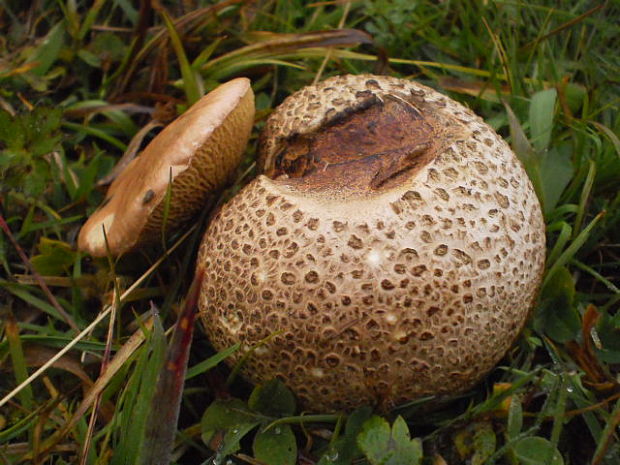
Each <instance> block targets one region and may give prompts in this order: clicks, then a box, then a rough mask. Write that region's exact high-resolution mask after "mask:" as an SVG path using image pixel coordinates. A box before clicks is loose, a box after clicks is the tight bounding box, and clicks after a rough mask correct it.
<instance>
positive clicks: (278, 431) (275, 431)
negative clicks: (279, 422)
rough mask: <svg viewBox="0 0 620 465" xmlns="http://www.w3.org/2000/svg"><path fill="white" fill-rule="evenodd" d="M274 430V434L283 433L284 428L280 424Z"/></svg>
mask: <svg viewBox="0 0 620 465" xmlns="http://www.w3.org/2000/svg"><path fill="white" fill-rule="evenodd" d="M273 432H274V434H280V433H282V430H281V429H280V427H279V426H276V427H275V428H274V430H273Z"/></svg>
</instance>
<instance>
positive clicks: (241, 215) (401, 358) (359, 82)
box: [198, 76, 545, 412]
mask: <svg viewBox="0 0 620 465" xmlns="http://www.w3.org/2000/svg"><path fill="white" fill-rule="evenodd" d="M326 89H330V90H326ZM331 89H334V90H331ZM368 90H370V91H371V93H372V94H373V95H377V96H378V97H380V101H381V102H386V101H387V97H386V95H387V94H390V93H397V94H398V95H399V97H398V98H399V99H403V100H407V101H409V102H410V103H411V104H412V105H415V108H416V110H417V111H419V112H420V114H421V115H422V117H423V119H424V122H425V123H426V122H427V123H428V128H429V130H430V131H432V132H433V137H432V138H431V139H432V143H425V144H424V150H422V152H424V153H422V154H421V155H419V156H418V158H417V159H416V160H418V161H416V162H415V163H414V164H413V165H411V167H407V166H405V168H403V166H404V165H402V164H401V165H398V169H397V170H396V171H395V173H396V174H395V175H394V176H392V177H389V176H388V177H387V178H386V179H388V181H386V182H384V183H380V184H377V185H375V186H374V187H372V182H371V181H372V180H374V179H376V172H380V171H381V170H384V171H385V166H388V167H393V166H396V165H394V163H391V162H390V163H388V164H387V165H386V163H383V162H379V161H377V160H379V159H381V157H375V156H372V157H362V158H360V159H359V160H357V161H354V162H352V163H349V164H347V163H344V164H341V165H338V166H337V167H336V168H334V169H335V171H330V170H332V168H333V166H329V164H326V165H325V167H324V168H321V166H322V165H321V164H320V163H318V164H317V167H318V168H316V169H314V170H312V169H311V170H310V171H309V172H308V173H305V174H304V175H302V176H300V177H288V176H287V175H286V173H284V174H283V173H282V171H281V170H280V169H279V168H278V167H277V166H276V165H277V163H276V161H275V160H276V159H277V157H278V156H281V155H282V154H284V155H285V156H286V153H287V146H288V147H292V142H291V141H293V139H295V140H298V139H299V134H300V132H301V131H302V129H303V131H304V132H305V133H312V132H316V131H319V132H320V131H322V130H324V129H325V128H326V127H328V126H330V125H332V127H336V129H335V130H337V131H340V129H338V128H339V127H340V126H338V125H341V124H346V121H347V118H349V117H350V116H351V114H355V112H353V113H349V114H348V116H346V117H345V118H343V117H342V114H341V115H340V116H337V118H338V120H337V121H336V123H334V121H333V119H331V118H333V115H338V114H339V113H341V112H342V111H343V110H344V109H346V108H348V107H350V106H351V105H352V102H353V104H354V103H355V102H358V101H359V99H360V97H359V96H360V95H362V97H363V98H368V97H369V95H368V94H360V92H365V91H368ZM327 94H329V96H330V97H329V98H325V97H324V96H325V95H327ZM410 96H411V97H410ZM326 102H327V103H326ZM330 102H331V103H330ZM380 105H381V104H380ZM335 107H337V109H336V110H334V111H332V109H333V108H335ZM386 111H387V110H386ZM398 111H400V110H399V109H398V108H397V109H396V110H394V111H393V112H392V114H396V113H398ZM345 113H346V111H345ZM431 113H433V114H431ZM330 114H331V115H332V117H330V116H329V115H330ZM291 117H292V118H293V119H290V118H291ZM342 121H344V123H342ZM417 121H418V120H417V119H416V120H415V121H414V123H415V124H418V122H417ZM334 125H335V126H334ZM424 127H426V126H424ZM328 137H331V136H328ZM399 137H400V136H399ZM287 144H288V145H287ZM372 144H374V142H372V141H371V142H368V143H367V145H372ZM306 145H307V146H309V145H310V144H306ZM345 148H346V147H343V150H344V149H345ZM392 152H393V151H392ZM392 152H390V151H389V150H387V151H385V153H387V154H388V155H386V156H392V155H390V154H391V153H392ZM313 153H314V152H313ZM399 153H400V152H399ZM319 155H320V154H319ZM319 155H317V157H318V158H320V156H319ZM261 156H262V162H261V166H262V167H263V169H264V170H265V172H267V173H270V174H271V175H272V176H273V175H276V176H278V175H279V177H277V178H276V179H270V178H268V177H266V176H263V175H261V176H259V177H258V178H257V179H255V180H254V181H253V182H251V183H250V184H249V185H248V186H246V187H245V188H244V189H243V190H242V191H241V192H240V193H239V194H238V195H237V196H235V197H234V198H233V199H232V200H231V201H230V202H229V203H228V204H226V205H225V206H224V207H223V208H222V209H221V210H220V211H219V212H218V213H217V215H216V216H215V217H214V219H213V221H212V222H211V224H210V226H209V228H208V230H207V232H206V234H205V236H204V239H203V243H202V246H201V249H200V252H199V258H198V264H199V267H202V268H203V269H204V281H203V285H202V296H201V299H200V312H201V316H202V321H203V323H204V326H205V328H206V331H207V334H208V336H209V338H210V340H211V341H212V343H213V344H214V346H215V348H216V349H222V348H225V347H228V346H230V345H232V344H234V343H236V342H239V341H241V342H242V343H243V344H244V347H245V348H246V350H247V349H248V348H249V347H250V346H252V345H255V344H257V343H259V342H260V341H262V340H264V339H265V338H269V337H270V336H272V337H271V338H270V339H268V341H267V342H265V343H264V344H262V345H260V346H259V347H258V348H257V349H256V350H255V351H254V352H253V353H252V354H251V355H250V356H249V358H248V359H247V360H246V361H245V362H244V365H243V367H242V373H243V374H244V375H245V376H246V377H247V378H248V379H249V380H251V381H252V382H254V383H260V382H264V381H266V380H269V379H271V378H273V377H279V378H281V379H282V380H283V381H284V382H285V383H286V384H287V386H288V387H289V388H291V389H292V390H293V391H294V392H295V394H296V395H297V397H298V398H299V399H300V401H301V403H302V405H303V406H304V408H306V409H308V410H311V411H322V412H325V411H331V410H339V409H346V410H349V409H353V408H355V407H357V406H359V405H362V404H374V405H378V406H379V407H381V408H387V407H391V406H393V405H397V404H400V403H403V402H406V401H409V400H412V399H415V398H419V397H422V396H426V395H435V396H442V395H453V394H457V393H459V392H462V391H464V390H466V389H468V388H470V387H472V386H473V385H474V384H475V383H476V382H478V381H479V380H480V379H481V378H482V377H483V376H484V375H485V374H486V373H487V372H488V371H489V370H490V369H491V368H492V367H493V366H494V365H495V364H496V363H497V362H498V361H499V360H500V359H501V357H502V356H503V355H504V354H505V353H506V351H507V350H508V348H509V347H510V346H511V344H512V343H513V342H514V340H515V338H516V337H517V335H518V333H519V331H520V330H521V329H522V327H523V325H524V322H525V321H526V318H527V315H528V312H529V309H530V308H531V306H532V304H533V301H534V299H535V296H536V293H537V290H538V287H539V284H540V280H541V275H542V272H543V268H544V257H545V236H544V223H543V218H542V215H541V211H540V206H539V202H538V200H537V198H536V195H535V193H534V191H533V188H532V185H531V183H530V181H529V179H528V178H527V175H526V173H525V171H524V170H523V167H522V166H521V164H520V162H519V161H518V160H517V158H516V157H515V155H514V154H513V153H512V151H511V150H510V148H509V147H508V145H507V144H506V143H505V142H504V141H503V140H502V139H501V138H500V137H499V136H498V135H497V134H496V133H495V132H494V131H493V130H492V129H491V128H490V127H489V126H488V125H486V124H485V123H484V122H483V121H482V120H481V119H480V118H478V117H477V116H475V115H474V114H473V113H472V112H471V111H469V110H468V109H466V108H464V107H463V106H462V105H460V104H458V103H456V102H454V101H452V100H450V99H448V98H447V97H445V96H443V95H441V94H439V93H438V92H436V91H434V90H432V89H429V88H427V87H424V86H421V85H419V84H417V83H414V82H408V81H403V80H397V79H394V78H385V77H371V76H341V77H336V78H332V79H328V80H327V81H325V82H323V83H320V84H318V85H317V86H311V87H308V88H305V89H304V90H302V91H300V92H298V93H296V94H294V95H293V96H291V97H289V98H288V99H287V100H286V101H285V102H284V103H283V104H282V105H281V106H280V107H279V108H278V109H277V110H276V111H275V112H274V114H273V115H272V116H271V118H270V120H269V121H268V123H267V127H266V133H265V135H263V138H262V147H261ZM330 156H331V155H330ZM394 156H396V157H400V156H401V155H400V154H397V155H394ZM317 157H315V158H317ZM398 159H399V160H400V158H398ZM368 160H371V161H368ZM381 163H383V164H381ZM390 169H391V168H390ZM381 172H382V171H381ZM325 173H330V174H325ZM360 177H362V178H363V179H362V181H359V178H360ZM315 181H316V182H315ZM364 184H366V188H365V189H364V188H362V187H363V185H364ZM351 186H353V187H351ZM243 356H244V352H241V351H240V352H238V353H237V354H235V356H233V357H231V359H230V362H231V363H235V362H237V361H239V360H240V358H241V357H243Z"/></svg>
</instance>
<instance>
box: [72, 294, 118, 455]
mask: <svg viewBox="0 0 620 465" xmlns="http://www.w3.org/2000/svg"><path fill="white" fill-rule="evenodd" d="M117 289H118V287H115V289H114V295H113V297H112V301H113V302H117V301H118V300H117V299H118V294H117ZM116 309H117V306H116V305H113V306H112V312H111V314H110V321H109V322H108V335H107V337H106V344H105V351H104V353H103V359H102V360H101V368H100V372H99V373H100V378H101V377H102V376H103V375H104V374H105V373H106V371H107V369H108V364H109V362H110V354H111V352H112V338H113V337H114V323H115V322H116ZM100 403H101V392H100V393H99V394H98V395H97V396H96V397H95V400H94V403H93V409H92V411H91V414H90V421H89V422H88V431H87V433H86V440H85V442H84V447H83V448H82V456H81V458H80V465H84V464H86V461H87V459H88V451H89V449H90V445H91V442H92V438H93V433H94V431H95V422H96V421H97V414H98V412H99V404H100Z"/></svg>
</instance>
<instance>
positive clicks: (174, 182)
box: [78, 78, 254, 257]
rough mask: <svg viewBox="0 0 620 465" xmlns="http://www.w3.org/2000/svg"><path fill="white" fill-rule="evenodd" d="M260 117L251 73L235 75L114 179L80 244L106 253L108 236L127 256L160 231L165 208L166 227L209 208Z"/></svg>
mask: <svg viewBox="0 0 620 465" xmlns="http://www.w3.org/2000/svg"><path fill="white" fill-rule="evenodd" d="M253 122H254V94H253V92H252V88H251V87H250V81H249V79H247V78H238V79H234V80H232V81H229V82H227V83H225V84H222V85H221V86H219V87H217V88H216V89H215V90H213V91H211V92H209V93H208V94H207V95H205V96H204V97H202V98H201V99H200V100H199V101H198V102H196V103H195V104H194V105H192V106H191V107H190V108H189V109H188V110H187V111H186V112H185V113H183V114H182V115H181V116H179V117H178V118H177V119H175V120H174V121H173V122H172V123H170V124H169V125H168V126H167V127H166V128H165V129H164V130H163V131H161V132H160V133H159V134H158V135H157V136H156V137H155V138H154V139H153V140H152V141H151V143H150V144H149V145H148V146H147V147H146V148H145V149H144V151H143V152H142V153H141V154H140V155H139V156H138V157H136V158H135V159H133V160H132V161H131V163H129V165H127V167H126V168H125V169H124V170H123V171H122V173H121V174H120V175H119V176H118V177H117V178H116V179H115V180H114V182H113V183H112V185H111V186H110V188H109V190H108V192H107V195H106V198H105V200H104V202H103V203H102V205H101V206H100V207H99V209H98V210H97V211H96V212H95V213H93V214H92V215H91V217H90V218H89V219H88V221H87V222H86V223H85V224H84V226H83V227H82V230H81V231H80V235H79V237H78V247H79V248H80V249H81V250H84V251H86V252H89V253H90V254H91V255H93V256H97V257H102V256H105V255H106V254H107V249H106V240H107V244H108V247H109V251H110V253H111V254H112V255H114V256H116V255H121V254H123V253H125V252H127V251H129V250H131V249H134V248H136V247H138V246H140V245H143V244H145V243H149V242H154V241H157V240H158V239H159V238H161V234H162V226H163V222H164V216H166V215H165V211H166V210H167V216H166V218H165V220H166V227H167V228H169V229H173V228H176V227H178V226H180V225H182V224H184V223H185V222H187V221H188V220H189V219H190V218H192V217H193V216H194V215H195V214H196V213H197V212H198V211H199V210H200V208H202V207H204V205H205V203H206V201H207V198H208V196H209V194H211V193H213V191H215V190H216V189H218V188H220V187H222V186H223V185H224V184H226V183H227V182H228V181H229V178H230V177H231V175H232V173H233V172H234V170H235V168H236V167H237V165H238V164H239V162H240V161H241V156H242V155H243V152H244V150H245V147H246V145H247V141H248V139H249V137H250V132H251V130H252V125H253ZM169 186H170V188H169ZM168 191H169V192H170V197H169V199H170V200H169V204H168V206H166V202H167V200H166V196H167V192H168ZM104 229H105V235H104Z"/></svg>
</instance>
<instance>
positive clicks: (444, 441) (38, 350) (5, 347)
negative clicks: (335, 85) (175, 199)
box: [0, 0, 620, 465]
mask: <svg viewBox="0 0 620 465" xmlns="http://www.w3.org/2000/svg"><path fill="white" fill-rule="evenodd" d="M0 19H2V22H1V23H0V27H1V28H2V31H3V34H2V39H1V40H0V56H1V57H2V60H1V61H0V80H1V82H2V86H1V90H0V215H1V218H0V226H1V227H2V233H0V269H1V270H2V272H0V311H1V312H2V314H1V316H0V320H1V323H0V325H1V326H0V336H1V340H0V364H1V365H0V370H1V373H0V402H2V404H1V405H2V406H1V409H0V460H1V461H2V462H3V463H10V464H19V463H54V464H62V463H84V464H105V463H146V462H145V461H146V460H148V461H150V463H154V462H153V460H155V461H156V460H160V462H159V463H205V462H206V463H227V461H228V460H230V461H232V463H250V464H262V463H267V464H293V463H300V464H313V463H319V464H322V465H325V464H349V463H360V464H361V463H369V464H371V465H375V464H379V463H382V464H401V463H403V464H414V463H437V464H441V463H476V464H491V463H506V464H549V463H550V464H563V463H567V464H568V463H574V464H586V463H588V464H590V463H591V464H597V465H612V464H616V463H618V462H620V447H619V446H618V439H619V438H618V433H617V431H618V430H617V426H618V424H619V423H620V387H619V385H618V366H619V365H618V364H619V363H620V343H619V342H618V341H619V340H620V338H619V337H618V336H619V335H620V313H619V312H618V308H619V307H620V248H619V247H620V233H619V231H620V193H619V192H618V186H619V185H620V138H619V137H620V136H619V134H620V119H619V118H618V105H619V102H620V85H619V81H618V76H619V75H620V59H619V58H618V54H617V50H618V49H619V48H620V30H619V29H620V28H619V26H618V24H619V23H620V10H619V9H618V6H617V5H616V4H614V3H613V2H606V3H600V4H598V5H593V4H592V3H591V2H584V1H581V2H580V1H578V2H575V1H564V0H562V1H560V2H558V1H555V2H551V1H546V0H538V1H537V2H523V1H518V0H517V1H499V2H477V1H468V0H457V1H452V2H439V3H438V2H430V1H420V2H414V3H412V2H406V1H384V0H379V1H373V2H371V1H357V2H315V3H305V2H301V1H293V2H284V1H276V0H271V1H270V0H266V1H260V2H244V1H240V0H224V1H222V2H219V3H211V2H197V1H187V2H183V3H182V4H178V5H177V4H175V5H172V6H165V7H164V6H162V5H160V4H158V3H152V4H151V3H150V2H143V4H142V5H141V7H140V8H139V9H138V8H135V7H134V6H133V5H132V4H131V2H124V1H117V2H106V1H97V2H82V1H79V0H78V1H74V2H66V3H58V2H53V1H47V0H42V1H39V2H3V3H2V5H0ZM345 72H351V73H362V72H378V73H382V72H383V73H390V74H395V75H400V76H404V77H408V78H415V79H417V80H419V81H421V82H423V83H425V84H428V85H430V86H432V87H435V88H438V89H440V90H442V91H443V92H446V93H448V94H450V95H451V96H452V97H454V98H456V99H458V100H460V101H462V102H464V103H465V104H467V105H468V106H470V107H471V108H472V109H473V110H475V111H476V112H477V113H478V114H480V115H481V116H483V117H484V119H485V120H486V121H488V122H489V123H490V124H491V125H493V127H495V128H496V129H497V130H498V131H499V132H500V133H501V134H502V135H503V136H505V137H506V138H507V139H508V140H509V141H510V143H511V145H512V147H513V149H514V150H515V151H516V153H517V154H518V156H519V157H520V158H521V160H522V161H523V163H524V165H525V166H526V169H527V171H528V174H529V175H530V177H531V179H532V181H533V183H534V185H535V187H536V191H537V193H538V195H539V197H540V199H541V201H542V203H543V207H544V214H545V220H546V223H547V238H548V247H549V248H548V259H547V269H546V274H545V277H544V284H543V287H542V289H541V294H540V298H539V302H538V304H537V306H536V308H535V309H534V311H533V314H532V317H531V319H530V323H529V325H528V326H527V328H526V329H525V331H524V332H523V334H522V337H521V338H520V339H519V342H518V344H517V346H516V347H515V348H514V349H513V350H511V351H510V353H509V354H508V355H507V356H506V358H505V359H504V360H503V362H502V364H501V365H500V366H499V367H498V368H497V369H496V370H495V371H494V372H493V373H492V374H491V375H490V376H489V377H488V378H487V380H486V381H485V383H483V384H481V385H480V386H478V387H477V388H476V389H474V390H473V391H471V392H469V393H467V394H465V395H463V396H462V397H461V398H459V399H455V400H454V401H452V402H450V403H448V404H446V405H445V406H443V407H441V408H439V409H436V410H434V411H432V412H427V411H425V409H424V405H425V402H424V400H422V401H420V402H416V403H413V404H411V405H405V406H400V407H399V408H397V409H395V410H394V411H392V412H388V413H387V414H383V415H379V414H377V413H376V412H373V411H372V410H371V409H370V408H369V407H364V408H361V409H359V410H356V411H355V412H352V413H350V414H349V415H344V414H331V413H330V414H325V415H303V412H299V411H298V409H297V407H296V405H295V399H294V398H293V397H292V396H291V394H290V393H289V392H288V391H287V389H286V387H285V386H283V385H281V384H279V383H277V382H275V381H274V382H272V383H270V384H268V385H264V386H258V387H255V388H253V390H252V388H251V387H249V386H247V385H245V384H244V383H243V382H242V381H241V380H239V379H237V378H236V377H235V376H234V372H233V373H232V375H231V373H230V372H228V371H227V370H226V369H225V368H224V367H223V366H221V365H219V362H220V361H221V360H223V359H224V358H225V357H226V355H227V354H229V353H231V352H233V351H235V350H238V347H232V348H230V350H229V351H228V353H221V354H214V353H213V351H212V349H211V348H210V347H209V345H208V341H206V340H205V339H204V337H202V336H201V335H200V334H198V333H197V335H196V336H195V337H194V343H193V346H192V348H191V352H190V353H188V354H186V355H187V356H188V357H189V372H188V373H189V375H187V376H186V374H185V372H184V364H180V365H178V366H176V370H172V371H171V372H170V373H168V378H166V376H164V375H161V373H164V372H165V370H166V367H167V366H168V365H167V364H166V361H167V360H169V357H171V354H180V353H181V354H182V353H184V352H183V351H186V350H187V349H188V347H187V337H186V338H183V337H181V336H180V335H178V334H175V335H172V336H168V334H167V333H169V332H171V328H172V326H173V324H174V322H175V321H176V320H177V316H178V315H181V317H182V316H183V315H187V311H188V310H187V308H188V307H191V302H192V301H191V298H189V299H188V300H189V303H188V304H186V305H184V304H183V301H184V296H185V295H186V294H187V292H188V288H189V286H190V279H189V278H187V277H189V276H191V275H192V268H193V257H194V254H195V250H196V247H197V244H198V241H199V238H200V235H199V233H200V229H201V228H200V227H199V226H196V227H194V228H193V229H190V230H189V231H187V232H186V233H185V234H183V235H179V236H173V237H170V238H168V239H169V240H168V243H167V244H166V247H167V250H166V252H162V251H161V250H148V251H143V252H142V253H141V254H138V255H137V256H134V257H133V258H132V260H131V261H127V260H125V261H123V260H120V261H118V262H108V261H106V260H103V261H93V260H92V259H91V258H89V257H87V256H84V254H82V253H80V252H78V251H76V249H75V238H76V234H77V232H78V230H79V226H80V224H81V223H82V222H83V221H84V219H85V217H86V216H87V215H88V214H89V213H90V212H92V211H93V210H94V209H95V208H96V206H97V205H98V204H99V202H100V201H101V200H102V198H103V193H104V189H103V188H102V186H101V185H99V181H100V180H101V179H102V178H104V176H106V175H107V174H108V173H110V171H111V169H112V167H113V165H114V164H115V162H116V161H117V160H118V159H119V158H120V156H121V155H122V153H123V152H125V151H126V150H129V151H131V150H136V147H139V146H140V140H141V139H139V138H138V139H135V140H134V141H133V143H132V138H133V137H134V136H135V135H136V134H137V133H138V130H139V128H140V127H143V126H145V125H147V124H149V123H151V124H153V122H156V123H157V124H154V126H157V125H158V124H161V123H162V122H163V123H165V122H167V121H169V120H170V118H171V116H172V115H174V114H176V113H177V111H182V109H183V108H185V107H187V105H188V104H190V103H191V102H192V101H194V100H195V99H196V98H197V96H199V95H202V94H203V93H204V92H206V91H208V90H210V89H212V88H214V87H215V86H216V85H217V84H218V83H219V82H222V81H224V80H226V79H229V78H231V77H234V76H238V75H245V76H248V77H250V78H251V79H252V82H253V88H254V90H255V93H256V95H257V109H258V113H257V124H256V129H257V130H259V129H260V128H261V126H262V124H263V122H264V119H265V117H266V116H267V115H268V114H269V112H270V111H271V109H272V108H273V107H274V106H276V105H277V104H278V103H280V102H281V101H282V99H283V98H284V97H286V96H287V95H289V94H290V93H292V92H293V91H295V90H297V89H299V88H300V87H301V86H303V85H305V84H308V83H310V82H312V81H315V80H318V79H320V78H322V77H327V76H329V75H334V74H340V73H345ZM255 136H256V134H255V135H254V137H253V139H252V141H251V144H250V148H249V149H248V155H247V159H246V160H245V161H244V165H243V166H242V167H240V170H239V173H240V176H239V181H238V182H237V183H236V185H235V186H233V187H232V188H231V191H230V192H227V193H225V194H223V196H222V201H223V200H224V199H225V198H226V197H227V196H229V195H230V194H231V192H232V191H235V190H237V189H239V188H240V187H241V186H242V185H243V184H244V183H245V182H247V180H248V176H247V175H246V176H241V173H251V172H252V162H253V147H254V145H255V144H254V141H255ZM143 137H145V138H148V137H150V136H143ZM136 141H137V142H136ZM203 223H204V221H203ZM144 270H147V271H146V272H145V271H144ZM174 341H185V342H184V343H181V342H179V343H175V342H174ZM41 367H45V369H44V370H43V369H41ZM37 371H40V373H37ZM33 374H36V377H34V379H30V378H31V377H32V375H33ZM175 376H176V377H177V380H178V378H179V377H180V379H183V378H184V377H186V378H187V381H186V383H185V387H184V389H183V391H180V390H179V389H178V388H174V386H177V387H178V385H179V384H178V383H177V384H170V385H168V386H167V387H166V386H161V385H160V384H161V383H163V381H161V379H162V378H163V379H164V380H166V379H173V378H174V377H175ZM227 377H228V379H227ZM158 379H159V381H158ZM18 385H23V386H24V387H23V388H22V389H21V390H20V391H19V392H18V393H17V394H16V395H11V396H10V397H9V393H11V392H12V391H13V390H14V389H15V388H16V387H17V386H18ZM162 390H163V391H162ZM161 392H168V393H170V394H169V395H167V398H168V399H170V400H169V401H165V400H163V399H160V398H158V393H161ZM177 400H178V402H177ZM179 403H180V416H179V423H178V425H176V424H174V422H173V423H171V424H169V425H167V428H162V427H156V426H157V423H158V419H160V418H168V417H166V415H170V414H171V413H174V412H173V410H174V409H176V408H177V406H178V405H179ZM153 412H155V413H153ZM160 423H161V422H160ZM162 438H168V439H166V441H168V442H167V444H170V447H169V448H167V449H166V451H163V452H162V454H161V455H158V457H159V458H153V457H152V455H149V451H151V450H153V448H154V447H155V446H154V444H159V443H160V442H161V441H162ZM157 450H159V449H157Z"/></svg>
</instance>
